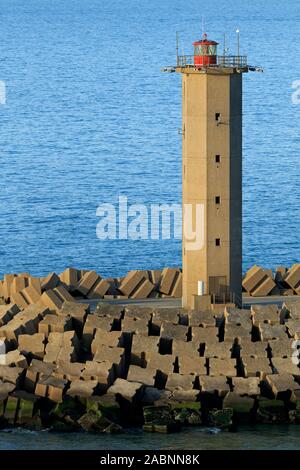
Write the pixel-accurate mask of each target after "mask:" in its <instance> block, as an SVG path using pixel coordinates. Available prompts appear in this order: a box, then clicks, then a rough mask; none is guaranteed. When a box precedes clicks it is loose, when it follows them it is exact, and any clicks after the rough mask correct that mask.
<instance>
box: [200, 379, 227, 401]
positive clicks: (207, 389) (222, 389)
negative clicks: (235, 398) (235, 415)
mask: <svg viewBox="0 0 300 470" xmlns="http://www.w3.org/2000/svg"><path fill="white" fill-rule="evenodd" d="M199 382H200V390H201V393H210V394H216V395H218V396H219V397H223V396H224V395H226V393H227V392H229V391H230V386H229V384H228V382H227V378H226V377H225V376H224V375H219V376H216V377H211V376H204V375H201V376H200V377H199Z"/></svg>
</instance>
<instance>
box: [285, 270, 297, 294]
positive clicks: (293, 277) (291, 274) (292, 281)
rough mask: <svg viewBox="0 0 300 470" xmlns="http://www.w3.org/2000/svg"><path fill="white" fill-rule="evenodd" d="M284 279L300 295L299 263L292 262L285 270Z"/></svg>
mask: <svg viewBox="0 0 300 470" xmlns="http://www.w3.org/2000/svg"><path fill="white" fill-rule="evenodd" d="M284 281H285V282H286V283H287V284H288V285H289V286H290V287H291V288H292V289H293V291H294V292H295V293H296V294H298V295H300V263H298V264H294V265H293V266H292V267H291V268H290V269H289V270H288V272H287V274H286V276H285V278H284Z"/></svg>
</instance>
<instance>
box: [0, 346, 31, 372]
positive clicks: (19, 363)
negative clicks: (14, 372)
mask: <svg viewBox="0 0 300 470" xmlns="http://www.w3.org/2000/svg"><path fill="white" fill-rule="evenodd" d="M0 364H2V365H4V366H8V367H20V368H23V369H24V368H26V367H27V361H26V358H25V356H23V354H20V351H19V350H18V349H15V350H13V351H8V352H7V353H4V354H0Z"/></svg>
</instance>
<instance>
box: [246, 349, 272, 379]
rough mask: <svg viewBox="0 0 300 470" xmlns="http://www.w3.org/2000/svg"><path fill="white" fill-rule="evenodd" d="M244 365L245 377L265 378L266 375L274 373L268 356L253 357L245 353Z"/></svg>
mask: <svg viewBox="0 0 300 470" xmlns="http://www.w3.org/2000/svg"><path fill="white" fill-rule="evenodd" d="M242 366H243V371H244V377H260V378H263V377H265V375H267V374H271V373H272V367H271V365H270V361H269V359H268V358H267V357H253V356H247V355H245V354H243V356H242Z"/></svg>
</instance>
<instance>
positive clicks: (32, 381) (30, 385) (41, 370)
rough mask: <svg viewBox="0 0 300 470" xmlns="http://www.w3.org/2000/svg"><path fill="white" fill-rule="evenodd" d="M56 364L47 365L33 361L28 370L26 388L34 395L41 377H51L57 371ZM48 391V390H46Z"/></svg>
mask: <svg viewBox="0 0 300 470" xmlns="http://www.w3.org/2000/svg"><path fill="white" fill-rule="evenodd" d="M56 367H57V366H56V365H55V364H47V363H45V362H43V361H40V360H37V359H33V360H32V361H31V364H30V366H29V367H28V369H27V370H26V375H25V380H24V388H25V390H27V391H28V392H30V393H34V391H35V386H36V383H37V381H38V379H39V378H40V377H44V378H47V377H50V376H51V375H52V373H53V372H54V370H55V369H56ZM45 390H46V388H45Z"/></svg>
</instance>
